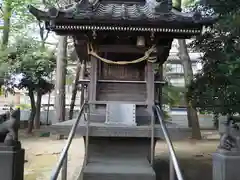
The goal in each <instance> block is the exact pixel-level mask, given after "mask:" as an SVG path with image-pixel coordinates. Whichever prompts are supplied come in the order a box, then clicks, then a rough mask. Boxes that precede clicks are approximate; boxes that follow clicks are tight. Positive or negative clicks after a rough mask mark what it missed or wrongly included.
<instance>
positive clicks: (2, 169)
mask: <svg viewBox="0 0 240 180" xmlns="http://www.w3.org/2000/svg"><path fill="white" fill-rule="evenodd" d="M24 154H25V151H24V149H22V148H21V144H20V143H18V144H17V145H16V146H6V145H4V144H3V143H0V179H1V180H23V179H24Z"/></svg>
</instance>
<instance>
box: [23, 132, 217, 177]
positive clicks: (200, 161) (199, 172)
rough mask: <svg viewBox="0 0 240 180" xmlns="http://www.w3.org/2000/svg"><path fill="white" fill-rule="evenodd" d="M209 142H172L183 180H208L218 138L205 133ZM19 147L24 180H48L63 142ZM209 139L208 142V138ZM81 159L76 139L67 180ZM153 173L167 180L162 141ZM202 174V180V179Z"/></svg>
mask: <svg viewBox="0 0 240 180" xmlns="http://www.w3.org/2000/svg"><path fill="white" fill-rule="evenodd" d="M205 134H206V135H205V136H207V137H208V140H202V141H193V140H189V139H188V140H185V141H178V142H174V147H175V150H176V153H177V157H178V159H179V162H180V166H181V168H182V171H183V174H184V177H185V180H202V179H204V180H211V179H212V170H211V169H212V165H211V153H213V152H214V151H215V150H216V147H217V145H218V137H216V138H215V134H216V133H215V134H214V133H209V132H208V133H205ZM20 137H21V141H22V146H23V147H24V148H25V150H26V153H25V154H26V155H25V160H26V163H25V173H24V174H25V178H24V180H47V179H49V178H50V175H51V171H52V169H53V168H54V167H55V166H56V162H57V160H58V157H59V154H60V152H61V150H62V148H63V147H64V145H65V143H66V140H54V139H53V138H51V137H45V138H44V137H41V138H40V137H36V136H31V137H29V136H25V135H21V136H20ZM210 137H211V138H210ZM83 158H84V144H83V139H82V138H75V139H74V140H73V142H72V145H71V148H70V151H69V156H68V177H69V179H70V180H72V179H73V180H74V177H76V176H77V175H78V173H79V171H80V169H81V166H82V163H83ZM155 170H156V174H157V180H165V179H166V178H167V177H168V151H167V146H166V144H165V142H164V141H159V142H158V143H157V146H156V161H155ZM203 174H204V177H203Z"/></svg>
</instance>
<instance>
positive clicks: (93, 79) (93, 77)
mask: <svg viewBox="0 0 240 180" xmlns="http://www.w3.org/2000/svg"><path fill="white" fill-rule="evenodd" d="M97 66H98V62H97V58H96V57H94V56H91V69H90V84H89V101H90V102H91V101H96V91H97V89H96V86H97V69H98V68H97Z"/></svg>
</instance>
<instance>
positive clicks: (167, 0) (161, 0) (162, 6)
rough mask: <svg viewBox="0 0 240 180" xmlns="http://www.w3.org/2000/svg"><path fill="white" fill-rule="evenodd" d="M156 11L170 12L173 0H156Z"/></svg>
mask: <svg viewBox="0 0 240 180" xmlns="http://www.w3.org/2000/svg"><path fill="white" fill-rule="evenodd" d="M156 2H157V6H156V7H155V11H156V13H168V12H170V11H171V10H172V0H156Z"/></svg>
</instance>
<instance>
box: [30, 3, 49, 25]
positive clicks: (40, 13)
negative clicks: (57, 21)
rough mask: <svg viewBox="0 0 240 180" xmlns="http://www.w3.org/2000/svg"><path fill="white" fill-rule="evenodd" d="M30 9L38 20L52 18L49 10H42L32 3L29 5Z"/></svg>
mask: <svg viewBox="0 0 240 180" xmlns="http://www.w3.org/2000/svg"><path fill="white" fill-rule="evenodd" d="M28 10H29V12H30V13H31V14H32V15H33V16H35V17H36V18H37V20H44V21H45V20H49V19H50V18H49V15H48V13H47V12H45V11H41V10H39V9H37V8H35V7H34V6H32V5H28Z"/></svg>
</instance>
